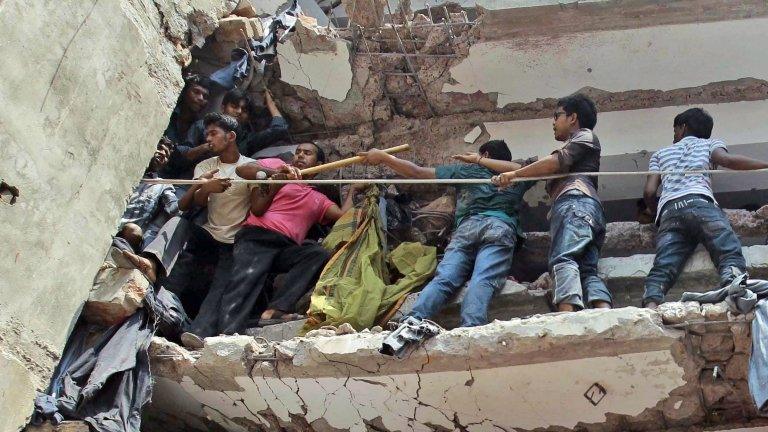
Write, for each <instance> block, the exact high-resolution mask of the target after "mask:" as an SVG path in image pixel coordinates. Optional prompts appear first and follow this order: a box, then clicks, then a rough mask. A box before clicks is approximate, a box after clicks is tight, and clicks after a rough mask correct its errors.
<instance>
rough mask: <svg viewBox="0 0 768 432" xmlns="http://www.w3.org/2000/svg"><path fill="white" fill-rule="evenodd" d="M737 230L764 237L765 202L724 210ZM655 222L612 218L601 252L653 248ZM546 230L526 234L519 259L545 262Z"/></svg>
mask: <svg viewBox="0 0 768 432" xmlns="http://www.w3.org/2000/svg"><path fill="white" fill-rule="evenodd" d="M724 211H725V214H726V215H728V219H729V220H730V222H731V226H732V227H733V229H734V231H735V232H736V234H738V235H739V237H741V238H754V237H759V238H765V237H766V236H768V206H763V207H761V208H760V209H759V210H757V211H753V212H752V211H747V210H728V209H726V210H724ZM655 237H656V226H655V225H653V224H639V223H637V222H611V223H609V224H607V225H606V231H605V244H604V245H603V249H602V255H603V256H627V255H631V254H633V253H634V254H636V253H645V252H653V251H654V250H655V247H656V245H655ZM549 243H550V238H549V233H547V232H531V233H527V234H526V241H525V247H524V248H523V249H521V251H520V252H519V254H520V257H518V259H522V260H525V261H526V262H546V260H547V253H548V250H549Z"/></svg>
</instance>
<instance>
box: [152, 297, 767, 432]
mask: <svg viewBox="0 0 768 432" xmlns="http://www.w3.org/2000/svg"><path fill="white" fill-rule="evenodd" d="M722 309H723V306H722V305H719V306H718V305H714V306H710V307H700V306H699V305H698V304H695V303H686V304H681V303H675V304H673V303H669V304H665V305H664V306H663V307H662V308H660V309H659V310H658V311H651V310H647V309H637V308H625V309H616V310H590V311H582V312H578V313H553V314H547V315H541V316H534V317H531V318H528V319H514V320H510V321H506V322H501V321H496V322H493V323H491V324H488V325H486V326H482V327H475V328H471V329H454V330H451V331H446V332H443V333H441V334H439V335H437V336H436V337H434V338H432V339H429V340H428V341H427V342H426V343H424V344H423V345H422V346H420V347H419V348H418V349H416V350H415V351H413V352H412V353H411V354H410V356H408V357H406V358H405V359H403V360H397V359H394V358H392V357H386V356H383V355H381V354H380V353H379V352H378V348H379V347H380V345H381V341H382V340H383V338H384V337H385V336H386V335H387V333H382V334H368V333H358V334H348V335H342V336H330V337H304V338H294V339H291V340H288V341H283V342H278V343H274V342H273V343H259V342H257V341H256V340H255V339H253V338H251V337H248V336H237V335H236V336H222V337H216V338H208V339H206V345H205V347H204V348H203V349H202V350H201V351H197V352H189V351H187V350H185V349H184V348H181V347H179V346H177V345H175V344H172V343H169V342H167V341H165V340H164V339H160V338H155V340H153V343H152V346H151V348H150V349H151V358H152V361H153V371H154V373H155V375H156V377H157V389H156V390H157V392H156V401H155V402H156V404H155V402H153V406H151V407H150V408H149V417H152V418H159V419H161V418H164V419H165V420H167V419H174V422H175V421H179V419H180V416H181V417H185V416H191V417H190V418H191V420H190V421H193V422H197V421H198V420H202V421H203V423H204V422H205V421H204V419H205V418H208V420H210V421H213V422H214V423H218V424H219V425H222V424H229V423H230V422H231V421H234V420H236V419H237V418H241V417H242V418H243V420H245V418H250V419H251V420H250V421H254V422H256V423H257V424H261V425H271V426H273V427H277V425H278V424H281V425H284V426H285V425H288V424H292V425H293V426H301V425H303V426H302V427H300V430H307V431H314V430H326V429H323V428H322V425H324V424H326V423H325V422H329V423H331V424H332V425H334V426H335V427H336V428H340V427H341V428H342V429H345V430H346V429H349V430H364V429H360V428H357V427H352V425H351V423H354V422H349V421H345V422H343V423H344V424H345V425H346V426H344V427H342V425H341V424H339V423H336V424H334V418H336V417H337V416H338V415H340V414H339V412H337V411H335V410H329V409H328V408H329V406H328V403H331V404H333V403H345V404H348V405H349V404H351V405H349V406H352V405H354V406H356V408H355V409H356V410H359V411H358V412H357V416H360V420H361V421H371V420H372V419H373V418H374V417H376V415H377V414H376V413H375V412H373V413H368V412H365V413H363V412H362V410H364V409H366V410H368V408H367V407H366V405H367V404H368V403H370V402H372V401H373V400H371V401H368V396H364V394H368V393H365V392H366V391H374V389H378V390H376V391H377V392H384V393H385V394H390V393H389V392H390V391H392V392H396V393H397V396H395V395H394V393H392V394H391V396H390V397H395V398H396V399H397V400H396V401H394V402H393V404H391V405H388V404H387V401H389V400H390V399H387V400H386V401H380V402H383V403H384V405H382V406H380V408H381V409H382V410H383V411H381V413H382V414H383V415H385V417H387V418H385V419H384V421H385V423H387V421H388V422H389V425H380V426H379V428H378V429H377V430H399V428H397V427H393V426H392V425H393V422H397V421H398V419H397V418H395V417H398V416H405V417H409V418H412V421H414V422H416V423H419V422H421V423H425V422H426V423H429V421H428V420H425V417H428V416H424V415H423V414H424V413H422V415H419V416H418V418H419V420H417V414H416V412H414V413H413V415H412V416H406V415H405V414H404V412H403V409H405V410H406V411H407V412H408V413H410V412H411V411H410V408H404V407H405V406H406V405H407V404H413V403H415V404H416V406H422V407H425V408H426V407H429V408H433V409H436V410H438V411H445V412H447V413H448V415H447V417H446V419H447V420H448V421H449V422H450V421H451V419H450V416H451V412H453V411H455V412H456V414H458V416H459V417H458V418H457V417H455V416H454V420H453V422H454V423H457V422H459V424H461V423H460V422H462V421H463V422H464V423H466V422H468V421H470V420H469V419H472V420H471V421H472V422H474V420H475V419H473V414H470V413H469V412H471V411H472V410H464V409H459V408H458V406H456V405H452V404H451V403H449V402H447V401H446V400H443V401H442V402H440V401H439V397H440V395H442V394H443V393H439V394H438V395H437V396H435V395H432V396H430V394H432V392H431V391H429V390H428V389H429V388H433V390H434V387H440V386H441V385H443V386H448V387H447V388H446V389H444V391H445V392H446V393H445V395H446V397H447V396H448V395H449V393H448V392H451V393H453V392H459V393H461V394H465V393H466V394H465V395H464V396H459V395H458V394H455V393H454V395H453V397H459V398H460V397H467V396H469V395H474V398H475V402H476V403H477V401H478V399H477V398H478V397H481V398H485V397H488V395H485V396H483V395H482V392H483V391H487V389H488V386H489V385H490V383H492V382H493V381H497V380H499V379H501V380H502V381H504V380H510V379H512V377H513V376H517V375H516V374H515V373H513V372H511V371H512V370H513V369H514V368H523V369H514V370H515V371H518V374H519V373H520V372H519V371H522V370H528V369H527V368H533V369H531V370H539V369H540V368H545V369H550V368H554V369H551V371H550V373H556V371H557V370H558V369H557V368H558V366H557V365H558V364H560V365H571V366H568V367H573V365H575V364H582V363H581V362H583V361H586V362H587V363H590V362H591V363H590V364H592V363H595V362H597V363H600V362H606V361H618V362H619V363H617V364H616V365H613V366H610V367H608V369H606V370H604V371H602V372H600V374H599V375H600V376H601V377H602V380H607V381H608V388H609V393H612V392H617V391H618V393H612V394H613V395H614V396H613V397H618V399H615V400H614V401H613V402H611V403H614V404H615V403H617V402H618V403H623V402H628V401H629V400H635V401H636V399H633V398H635V397H637V396H641V395H642V394H643V391H642V390H639V389H637V390H635V389H636V387H635V385H640V386H641V387H642V386H643V384H640V383H639V382H635V385H633V386H632V389H631V390H630V389H627V393H622V392H621V391H619V387H621V385H623V384H621V385H620V384H618V383H615V382H613V381H615V379H611V378H608V377H607V376H603V373H608V370H610V369H612V368H616V367H618V368H619V369H620V370H621V371H622V372H621V373H622V374H628V375H627V376H626V377H625V379H630V380H634V379H639V380H643V379H650V380H654V379H656V380H658V379H662V380H663V382H664V383H665V384H664V385H663V387H664V389H663V391H659V389H658V388H657V389H656V392H655V394H654V396H653V397H652V398H648V397H645V400H644V401H643V402H642V403H640V404H634V403H633V404H634V405H636V406H634V407H633V408H632V409H630V410H626V409H619V408H618V406H617V405H612V406H613V408H610V407H607V406H606V407H601V409H600V410H599V412H600V413H603V412H604V413H605V417H603V416H602V414H600V415H598V416H597V417H595V416H591V417H589V416H587V417H589V419H588V420H589V421H586V422H584V423H585V424H586V423H589V424H595V425H597V426H596V427H597V428H596V429H589V430H595V431H616V430H626V429H622V427H626V426H627V425H628V424H629V425H632V427H631V429H632V430H658V429H659V428H664V427H676V426H691V425H695V424H701V422H702V421H704V419H705V411H704V409H703V405H702V404H703V403H704V402H707V401H708V402H707V403H710V404H711V406H710V405H706V406H707V407H708V408H715V407H717V406H718V405H717V404H720V403H725V402H729V401H732V400H737V399H738V400H744V401H746V399H744V398H745V397H748V390H747V389H746V387H745V386H744V385H743V384H744V383H745V376H741V375H739V374H740V373H741V372H744V368H743V367H740V366H739V365H737V364H736V363H738V361H739V360H740V359H742V357H743V356H741V355H739V356H738V358H736V357H737V356H736V355H734V356H733V357H734V358H736V359H735V360H733V359H731V360H729V367H728V368H726V370H725V372H726V374H728V375H729V376H730V378H728V379H733V380H735V381H734V382H735V384H738V385H737V387H738V389H737V391H734V390H733V389H730V388H729V389H728V392H726V391H724V390H725V387H726V386H725V385H724V384H721V383H715V384H716V385H714V386H710V387H712V388H707V389H703V386H704V384H705V383H704V382H703V381H701V380H700V375H701V374H702V368H704V360H703V359H701V358H699V357H698V356H697V355H696V352H697V351H695V350H694V351H691V350H690V349H688V347H687V342H686V341H685V340H684V339H685V338H687V337H688V333H687V332H686V331H684V330H681V329H674V328H670V327H668V326H666V325H665V321H666V320H667V319H669V320H671V321H670V322H672V321H675V322H677V321H679V319H680V317H685V318H686V319H690V320H694V321H696V322H697V323H699V324H701V322H703V321H704V320H707V319H708V318H711V319H714V318H720V317H721V315H722V313H721V312H722ZM725 317H726V319H728V320H734V321H738V320H742V321H744V320H746V319H747V317H735V316H732V315H731V316H729V315H728V313H727V312H726V313H725ZM739 324H743V323H737V322H734V323H733V325H734V326H738V325H739ZM741 327H744V326H741ZM719 333H721V334H719V335H716V336H713V338H712V343H715V342H718V341H720V340H721V339H723V338H722V337H720V336H722V334H726V335H727V334H729V332H728V330H727V329H726V330H725V331H721V332H719ZM734 337H735V334H734ZM724 342H728V343H729V344H730V346H734V345H736V343H735V342H734V341H732V340H730V339H728V340H727V341H724ZM718 343H719V342H718ZM716 348H717V349H719V347H716ZM706 349H708V348H707V347H705V349H703V350H702V351H705V352H704V354H705V355H706ZM731 351H733V350H731ZM611 359H612V360H611ZM617 359H618V360H617ZM630 359H635V360H630ZM640 359H643V360H640ZM742 360H743V359H742ZM625 361H626V362H628V363H627V364H626V365H625V364H624V363H623V362H625ZM648 362H651V363H648ZM646 363H648V364H647V365H646ZM731 363H732V364H733V365H732V366H731ZM742 363H743V362H742ZM641 364H643V365H645V366H641ZM741 366H743V364H742V365H741ZM627 367H628V369H627ZM636 367H640V368H641V370H635V368H636ZM510 368H513V369H510ZM644 368H651V369H648V370H645V369H644ZM660 368H663V369H664V372H663V374H662V375H663V377H667V378H660V376H661V375H659V376H656V375H658V374H659V373H661V370H660ZM729 369H732V371H730V373H729ZM502 371H504V373H505V374H506V375H503V377H502V376H498V377H497V378H493V377H494V376H496V373H497V372H498V373H500V372H502ZM739 371H741V372H739ZM510 373H512V375H509V374H510ZM566 373H567V372H566ZM704 373H705V374H706V373H707V372H706V370H705V371H704ZM646 374H650V375H646ZM734 374H736V375H734ZM587 375H589V376H585V377H582V380H590V381H589V382H592V381H591V380H592V379H594V378H595V376H594V375H595V374H591V375H590V374H587ZM737 375H738V376H737ZM449 377H450V378H449ZM461 377H463V378H461ZM643 377H644V378H643ZM457 378H461V379H460V380H459V381H455V380H456V379H457ZM562 378H564V377H560V378H558V379H562ZM445 379H448V380H449V381H451V382H454V381H455V384H450V382H449V383H444V384H440V383H441V382H443V381H444V380H445ZM476 379H478V380H480V382H479V383H478V382H475V380H476ZM489 380H490V381H489ZM464 381H466V383H465V382H464ZM513 381H515V380H514V379H512V381H510V382H509V384H512V382H513ZM505 382H506V381H505ZM462 384H463V385H462ZM473 384H474V386H475V388H476V390H474V391H473V390H471V388H472V386H473ZM520 384H522V383H520ZM584 384H585V382H581V385H584ZM587 384H588V383H587ZM604 384H605V382H604ZM727 384H728V385H730V384H731V383H727ZM452 385H457V386H458V387H456V388H455V389H453V387H452ZM504 385H506V384H504ZM626 385H627V386H629V384H626ZM378 386H381V387H382V388H379V387H378ZM478 386H479V387H478ZM617 386H618V387H617ZM389 387H392V388H391V389H390V388H389ZM734 388H735V387H734ZM340 390H341V393H338V394H337V392H339V391H340ZM422 390H424V392H423V393H421V391H422ZM356 391H362V392H363V394H360V395H359V398H356V397H355V396H354V395H353V393H355V392H356ZM636 391H638V392H639V393H636ZM701 391H704V392H705V393H706V395H705V398H704V402H702V401H701V400H700V398H701V396H700V392H701ZM348 392H349V396H345V395H347V393H348ZM477 392H480V393H477ZM278 393H279V394H278ZM334 395H336V396H334ZM745 395H746V396H745ZM530 396H534V395H530ZM645 396H648V395H645ZM382 397H383V396H382ZM336 398H341V399H339V400H336ZM401 398H405V399H403V400H402V401H400V399H401ZM436 398H437V399H436ZM626 398H630V399H626ZM348 399H349V400H348ZM374 399H375V398H374ZM524 399H525V398H524ZM334 400H335V402H331V401H334ZM342 400H343V401H342ZM622 401H623V402H622ZM466 402H468V403H470V404H471V400H467V401H466ZM233 403H234V405H232V404H233ZM402 403H405V404H406V405H401V404H402ZM745 403H746V402H745ZM166 404H170V405H166ZM294 404H295V406H294ZM318 404H319V405H318ZM424 404H426V405H424ZM446 404H447V405H446ZM181 406H183V407H184V408H183V409H182V408H180V407H181ZM345 406H346V405H345ZM408 406H410V405H408ZM227 407H231V409H230V408H227ZM323 407H325V409H323ZM374 407H375V404H374V405H371V408H374ZM171 408H172V409H171ZM625 408H626V407H625ZM169 409H171V410H170V411H169ZM179 409H181V411H179ZM286 409H287V411H285V410H286ZM616 409H618V411H614V410H616ZM185 410H186V411H185ZM478 410H480V408H478ZM182 411H183V412H182ZM342 411H344V410H342ZM374 411H375V409H374ZM579 412H583V410H579ZM249 413H250V414H249ZM290 413H294V414H301V413H303V414H304V415H305V416H306V421H303V420H301V419H298V418H296V416H294V415H290ZM353 413H354V412H353ZM395 413H397V414H395ZM613 413H616V414H613ZM206 414H210V416H208V417H206ZM477 414H478V415H480V417H478V418H479V419H483V418H486V417H485V416H491V415H493V414H491V413H488V412H487V411H484V410H480V411H479V412H478V413H477ZM393 415H395V417H393ZM443 415H445V414H443ZM495 415H496V420H495V421H498V420H501V423H498V422H496V423H494V422H492V424H501V425H504V426H513V427H514V428H515V430H526V429H533V428H519V427H518V426H522V425H520V424H515V420H514V416H513V419H511V420H512V422H513V423H512V424H510V423H508V421H510V419H509V418H508V416H506V415H504V414H500V413H499V412H496V413H495ZM500 415H501V417H499V416H500ZM211 416H212V417H211ZM567 417H568V416H565V417H564V418H561V419H560V420H561V421H562V420H563V419H565V421H566V422H569V421H570V422H571V423H561V422H558V420H554V422H553V423H546V424H549V425H562V426H566V427H568V428H571V427H573V426H574V425H575V424H576V422H577V421H578V418H583V419H585V420H587V419H586V418H585V417H584V416H583V414H582V416H581V417H579V416H576V418H574V417H573V416H571V418H570V420H568V419H567ZM746 417H752V415H747V416H746ZM302 418H304V417H302ZM487 418H491V417H487ZM446 419H443V420H446ZM504 421H507V423H504ZM517 421H518V422H519V419H518V420H517ZM542 421H544V420H542ZM296 422H298V423H296ZM594 422H597V423H594ZM616 422H618V424H617V423H616ZM180 423H181V426H180V427H179V429H183V428H184V427H189V424H188V423H187V421H186V420H182V421H181V422H180ZM366 424H367V423H366ZM660 425H661V426H660ZM446 427H448V428H449V429H450V428H451V426H450V425H447V426H446ZM454 427H455V424H454ZM193 429H195V428H194V427H193ZM545 429H546V428H545ZM537 430H538V429H537ZM542 430H544V429H542ZM546 430H550V429H546ZM551 430H561V429H558V428H556V427H553V428H552V429H551Z"/></svg>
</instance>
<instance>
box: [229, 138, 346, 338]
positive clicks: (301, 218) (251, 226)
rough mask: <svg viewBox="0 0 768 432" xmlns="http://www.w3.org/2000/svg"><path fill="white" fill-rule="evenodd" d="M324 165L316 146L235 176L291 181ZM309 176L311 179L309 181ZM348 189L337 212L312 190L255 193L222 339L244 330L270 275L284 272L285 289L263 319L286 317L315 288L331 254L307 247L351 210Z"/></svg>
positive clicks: (238, 240) (240, 238)
mask: <svg viewBox="0 0 768 432" xmlns="http://www.w3.org/2000/svg"><path fill="white" fill-rule="evenodd" d="M324 162H325V154H324V153H323V151H322V149H320V147H318V146H317V145H316V144H314V143H304V144H299V146H298V147H297V148H296V153H295V155H294V159H293V162H292V163H291V165H290V166H287V165H285V162H283V161H282V160H280V159H262V160H258V161H256V162H251V163H248V164H245V165H242V166H240V167H238V168H237V175H238V176H240V177H242V178H245V179H255V178H257V177H258V172H259V171H263V172H265V173H274V172H281V173H287V174H289V175H290V177H293V176H297V175H298V170H300V169H304V168H309V167H313V166H315V165H318V164H322V163H324ZM308 177H309V176H308ZM355 186H361V185H354V186H353V187H350V190H349V192H348V193H347V196H346V199H345V200H344V204H343V205H342V206H341V207H339V206H337V205H336V204H334V203H333V201H331V200H329V199H328V198H327V197H326V196H325V195H323V194H322V193H320V192H318V191H317V190H316V189H315V188H313V187H311V186H310V185H304V184H284V185H270V186H269V188H268V190H263V189H262V188H254V189H253V190H252V191H251V209H250V210H251V211H250V213H249V215H248V218H247V219H246V220H245V222H244V223H243V226H242V228H241V229H240V231H239V232H238V234H237V235H236V236H235V246H234V250H233V268H232V277H231V279H230V282H229V286H228V288H227V291H226V293H225V294H224V297H223V299H222V302H221V306H222V308H221V315H220V322H222V323H226V325H225V328H224V329H223V331H222V332H223V333H224V334H232V333H237V332H240V333H242V332H243V330H244V326H245V322H246V320H247V318H248V316H249V315H250V313H251V311H252V309H253V307H254V306H255V305H256V302H257V300H258V299H259V297H260V296H261V293H262V291H263V289H264V285H265V282H266V279H267V275H268V274H269V273H286V275H285V279H284V284H283V287H282V288H281V289H280V291H278V292H276V293H275V295H274V298H273V299H271V301H270V303H269V305H268V306H267V309H266V310H265V311H263V313H262V314H261V318H262V319H263V320H267V319H276V318H281V317H286V318H287V317H288V314H289V313H290V312H292V311H293V310H294V309H295V306H296V303H297V302H298V301H299V299H300V298H301V297H302V296H303V295H304V294H305V293H306V292H307V291H308V290H309V289H310V288H311V286H312V284H313V282H314V281H315V278H316V277H317V275H318V274H319V272H320V270H322V268H323V266H324V265H325V263H326V262H327V261H328V259H329V257H330V254H329V252H328V251H326V250H325V249H323V247H322V246H320V245H319V244H317V243H311V242H304V239H305V237H306V235H307V232H308V231H309V229H310V228H311V227H312V226H313V225H314V224H316V223H322V224H329V223H333V222H336V220H338V219H339V218H340V217H341V216H342V215H343V214H344V213H345V212H346V211H347V210H349V209H350V208H352V204H353V201H352V200H353V197H354V195H355V192H356V191H358V190H359V189H360V187H355Z"/></svg>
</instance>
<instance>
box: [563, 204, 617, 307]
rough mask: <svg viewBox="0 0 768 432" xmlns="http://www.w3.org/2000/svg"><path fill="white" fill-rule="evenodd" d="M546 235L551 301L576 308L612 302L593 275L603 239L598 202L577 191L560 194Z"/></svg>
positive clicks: (602, 216)
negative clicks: (551, 280) (549, 241)
mask: <svg viewBox="0 0 768 432" xmlns="http://www.w3.org/2000/svg"><path fill="white" fill-rule="evenodd" d="M549 235H550V237H551V238H552V244H551V246H550V249H549V271H550V274H552V279H553V280H554V281H555V290H554V291H555V292H554V303H555V304H560V303H565V304H570V305H573V306H575V307H577V308H584V305H585V304H586V305H589V304H592V303H593V302H596V301H604V302H607V303H610V304H613V298H612V297H611V292H610V291H608V287H606V286H605V282H603V280H602V279H600V277H599V276H598V275H597V261H598V260H599V259H600V248H602V247H603V242H604V241H605V215H604V213H603V207H602V206H601V205H600V202H598V201H597V200H595V199H593V198H591V197H589V196H587V195H584V194H583V193H581V192H579V191H569V192H566V193H565V194H563V195H561V196H560V197H559V198H558V199H557V201H555V204H554V205H553V206H552V214H551V218H550V223H549Z"/></svg>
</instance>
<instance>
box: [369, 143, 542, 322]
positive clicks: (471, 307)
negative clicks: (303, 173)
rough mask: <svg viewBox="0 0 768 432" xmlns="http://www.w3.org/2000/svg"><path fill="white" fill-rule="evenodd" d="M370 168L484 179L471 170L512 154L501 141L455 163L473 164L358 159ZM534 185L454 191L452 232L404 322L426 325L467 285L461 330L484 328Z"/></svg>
mask: <svg viewBox="0 0 768 432" xmlns="http://www.w3.org/2000/svg"><path fill="white" fill-rule="evenodd" d="M360 156H363V157H365V158H366V163H369V164H384V165H386V166H388V167H390V168H392V169H393V170H394V171H395V172H397V173H398V174H400V175H402V176H404V177H410V178H422V179H435V178H437V179H489V178H491V176H493V175H494V174H495V173H496V172H494V171H491V170H490V169H488V168H485V167H483V166H480V165H478V164H476V163H477V162H478V161H483V160H486V159H497V160H501V161H506V163H508V164H514V165H515V166H516V167H518V168H519V167H520V166H521V165H520V164H515V163H514V162H510V160H511V159H512V154H511V153H510V151H509V148H508V147H507V144H506V143H505V142H504V141H499V140H494V141H488V142H487V143H485V144H483V145H482V146H480V150H479V154H476V153H468V154H464V155H460V156H454V158H455V159H458V160H461V161H464V162H475V164H452V165H440V166H438V167H436V168H424V167H420V166H418V165H415V164H413V163H411V162H409V161H406V160H402V159H398V158H396V157H394V156H392V155H389V154H387V153H384V152H383V151H381V150H370V151H367V152H362V153H360ZM532 185H533V182H524V183H518V184H516V185H515V187H513V188H509V189H508V190H506V191H502V192H499V191H497V189H496V187H494V186H493V185H491V184H490V183H488V184H473V185H457V192H458V193H457V196H456V230H455V231H454V233H453V236H452V237H451V242H450V243H449V244H448V247H447V248H446V250H445V255H444V256H443V260H442V261H441V262H440V264H439V265H438V266H437V271H436V274H435V277H434V278H433V279H432V281H430V282H429V284H427V286H426V287H424V289H423V290H422V291H421V294H419V298H418V300H416V304H415V305H414V307H413V309H412V310H411V312H409V314H408V315H409V316H413V317H415V318H418V319H428V318H431V317H432V316H434V315H435V314H436V313H437V312H439V310H440V309H441V308H442V307H443V306H444V305H445V304H446V303H447V301H448V300H449V299H450V297H451V296H453V295H454V294H456V293H457V292H458V291H459V290H460V289H461V287H462V286H464V283H466V282H467V280H468V279H469V287H468V289H467V294H466V295H465V296H464V300H463V302H462V304H461V326H462V327H474V326H479V325H483V324H486V323H488V305H489V304H490V302H491V297H492V296H493V294H494V293H495V292H497V291H498V290H500V289H501V288H502V287H503V286H504V283H505V281H506V278H507V275H508V274H509V272H510V269H511V267H512V254H513V252H514V250H515V244H516V243H517V238H518V236H520V235H522V232H521V231H520V227H519V221H518V212H519V210H520V205H521V204H522V201H523V194H525V191H526V190H528V189H529V188H530V187H531V186H532Z"/></svg>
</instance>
